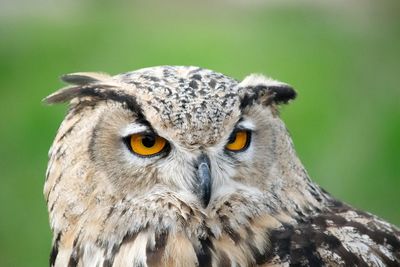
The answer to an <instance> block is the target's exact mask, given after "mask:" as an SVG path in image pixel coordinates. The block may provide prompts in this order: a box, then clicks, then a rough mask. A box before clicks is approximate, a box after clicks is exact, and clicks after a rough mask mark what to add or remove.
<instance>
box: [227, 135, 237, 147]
mask: <svg viewBox="0 0 400 267" xmlns="http://www.w3.org/2000/svg"><path fill="white" fill-rule="evenodd" d="M236 135H237V134H236V133H233V134H232V135H231V136H230V137H229V140H228V143H229V144H232V143H234V142H235V140H236Z"/></svg>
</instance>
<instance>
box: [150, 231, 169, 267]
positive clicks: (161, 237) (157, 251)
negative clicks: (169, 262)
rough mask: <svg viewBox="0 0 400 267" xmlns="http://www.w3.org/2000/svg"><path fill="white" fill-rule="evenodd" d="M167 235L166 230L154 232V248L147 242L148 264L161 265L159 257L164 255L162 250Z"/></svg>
mask: <svg viewBox="0 0 400 267" xmlns="http://www.w3.org/2000/svg"><path fill="white" fill-rule="evenodd" d="M168 236H169V234H168V233H166V232H162V233H159V234H156V236H155V246H154V248H151V247H150V243H149V242H147V247H146V258H147V265H148V266H159V265H161V259H162V257H163V255H164V250H165V246H166V244H167V240H168Z"/></svg>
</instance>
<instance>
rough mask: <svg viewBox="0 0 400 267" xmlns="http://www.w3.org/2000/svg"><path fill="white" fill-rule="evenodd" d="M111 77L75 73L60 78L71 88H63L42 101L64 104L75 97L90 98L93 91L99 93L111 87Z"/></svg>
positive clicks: (94, 73)
mask: <svg viewBox="0 0 400 267" xmlns="http://www.w3.org/2000/svg"><path fill="white" fill-rule="evenodd" d="M110 78H111V76H110V75H109V74H106V73H98V72H76V73H70V74H65V75H63V76H61V80H63V81H64V82H66V83H69V84H72V86H68V87H64V88H62V89H60V90H58V91H56V92H54V93H52V94H51V95H49V96H47V97H46V98H44V99H43V100H42V101H43V102H44V103H47V104H57V103H64V102H67V101H70V100H72V99H73V98H75V97H81V96H90V95H93V94H94V93H95V91H96V90H97V91H101V90H102V89H106V88H107V87H112V84H111V83H110V81H109V80H110Z"/></svg>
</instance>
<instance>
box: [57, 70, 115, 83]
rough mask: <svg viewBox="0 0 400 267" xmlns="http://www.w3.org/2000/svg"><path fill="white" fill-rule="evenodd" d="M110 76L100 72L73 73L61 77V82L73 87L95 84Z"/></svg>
mask: <svg viewBox="0 0 400 267" xmlns="http://www.w3.org/2000/svg"><path fill="white" fill-rule="evenodd" d="M110 77H111V76H110V75H109V74H107V73H100V72H75V73H70V74H65V75H63V76H61V80H63V81H64V82H66V83H69V84H74V85H86V84H90V83H95V82H101V81H104V80H107V79H109V78H110Z"/></svg>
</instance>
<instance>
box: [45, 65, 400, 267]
mask: <svg viewBox="0 0 400 267" xmlns="http://www.w3.org/2000/svg"><path fill="white" fill-rule="evenodd" d="M62 79H63V80H64V81H65V82H67V83H69V84H71V85H70V86H68V87H66V88H63V89H61V90H59V91H57V92H55V93H53V94H51V95H50V96H48V97H47V98H46V99H45V101H46V102H47V103H50V104H55V103H63V102H68V103H69V111H68V113H67V115H66V117H65V119H64V121H63V122H62V124H61V126H60V128H59V130H58V133H57V135H56V137H55V140H54V142H53V144H52V146H51V149H50V151H49V158H50V159H49V163H48V168H47V172H46V182H45V186H44V195H45V199H46V201H47V206H48V212H49V217H50V226H51V230H52V233H53V242H52V251H51V253H50V266H104V267H110V266H114V267H115V266H140V267H142V266H143V267H144V266H182V267H186V266H189V267H190V266H400V232H399V229H397V228H396V227H395V226H393V225H391V224H389V223H387V222H385V221H383V220H381V219H379V218H377V217H376V216H374V215H372V214H369V213H366V212H363V211H359V210H356V209H354V208H352V207H351V206H349V205H347V204H345V203H343V202H341V201H339V200H337V199H335V198H334V197H332V196H331V195H330V194H329V193H327V192H326V191H324V190H323V189H322V188H321V187H319V186H318V185H317V184H315V183H314V182H313V181H311V180H310V178H309V175H308V174H307V172H306V170H305V168H304V167H303V165H302V164H301V162H300V160H299V159H298V157H297V155H296V152H295V149H294V147H293V143H292V140H291V138H290V136H289V134H288V131H287V130H286V127H285V125H284V123H283V121H282V120H281V119H280V117H279V105H281V104H285V103H287V102H288V101H290V100H292V99H294V98H295V96H296V93H295V91H294V89H293V88H292V87H291V86H290V85H288V84H286V83H282V82H279V81H276V80H273V79H271V78H268V77H265V76H262V75H256V74H252V75H249V76H248V77H246V78H245V79H243V80H242V81H237V80H235V79H233V78H230V77H228V76H225V75H223V74H221V73H218V72H214V71H211V70H207V69H202V68H198V67H186V66H160V67H151V68H145V69H140V70H137V71H133V72H127V73H123V74H119V75H116V76H110V75H107V74H103V73H73V74H68V75H65V76H63V77H62Z"/></svg>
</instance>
